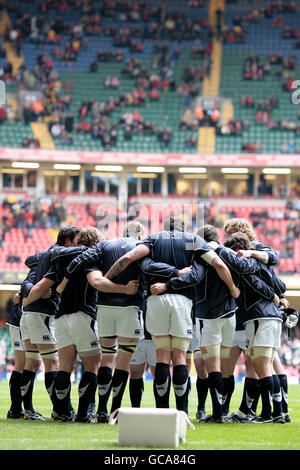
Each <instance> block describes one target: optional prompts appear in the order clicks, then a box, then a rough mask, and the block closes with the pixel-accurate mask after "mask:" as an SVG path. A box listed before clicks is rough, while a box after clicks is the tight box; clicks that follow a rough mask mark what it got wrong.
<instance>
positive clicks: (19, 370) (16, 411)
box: [6, 260, 40, 419]
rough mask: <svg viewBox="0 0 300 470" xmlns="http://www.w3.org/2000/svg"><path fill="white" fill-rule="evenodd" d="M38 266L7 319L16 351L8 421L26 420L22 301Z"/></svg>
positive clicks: (33, 265)
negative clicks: (21, 324) (24, 407)
mask: <svg viewBox="0 0 300 470" xmlns="http://www.w3.org/2000/svg"><path fill="white" fill-rule="evenodd" d="M36 266H37V260H34V261H33V262H32V263H31V265H30V271H29V273H28V274H27V276H26V279H25V280H24V281H23V282H22V284H21V289H20V292H17V293H16V294H15V295H14V305H13V307H12V309H11V311H9V312H8V315H7V319H6V324H7V325H8V327H9V334H10V340H11V344H12V347H13V350H14V370H13V371H12V373H11V376H10V379H9V392H10V399H11V406H10V409H9V410H8V412H7V418H8V419H19V418H24V410H23V409H22V403H23V399H22V393H21V379H22V374H23V370H24V367H25V363H26V356H25V348H24V344H23V340H22V336H21V330H20V320H21V317H22V299H23V298H24V297H27V295H28V293H29V292H30V289H31V288H32V287H33V283H34V279H35V273H36ZM28 267H29V266H28ZM39 365H40V363H39ZM27 366H28V363H27ZM38 368H39V366H38V367H37V369H35V370H34V371H35V372H37V370H38ZM31 401H32V397H31Z"/></svg>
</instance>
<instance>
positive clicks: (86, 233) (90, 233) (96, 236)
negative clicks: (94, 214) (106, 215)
mask: <svg viewBox="0 0 300 470" xmlns="http://www.w3.org/2000/svg"><path fill="white" fill-rule="evenodd" d="M102 240H104V236H103V235H102V233H101V232H99V230H98V229H97V228H96V227H86V228H82V229H81V230H80V232H79V235H78V241H77V243H78V245H83V246H92V245H94V244H95V243H97V242H101V241H102Z"/></svg>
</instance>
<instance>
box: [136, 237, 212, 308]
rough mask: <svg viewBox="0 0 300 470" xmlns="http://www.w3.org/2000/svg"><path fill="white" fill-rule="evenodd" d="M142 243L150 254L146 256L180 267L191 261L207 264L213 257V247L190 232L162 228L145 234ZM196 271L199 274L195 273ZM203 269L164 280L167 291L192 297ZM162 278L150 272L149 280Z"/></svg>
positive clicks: (154, 280)
mask: <svg viewBox="0 0 300 470" xmlns="http://www.w3.org/2000/svg"><path fill="white" fill-rule="evenodd" d="M139 243H141V244H143V245H146V246H147V247H148V248H149V250H150V254H149V257H150V258H151V259H152V260H153V261H155V262H157V263H160V262H161V263H166V264H169V265H170V266H172V267H174V268H176V269H177V270H178V269H183V268H185V267H187V266H191V265H193V264H194V263H195V262H196V263H197V264H198V265H201V264H202V265H203V264H204V265H205V266H207V265H210V264H212V262H213V260H214V259H215V258H216V254H215V252H214V250H212V248H211V247H210V246H209V245H208V244H207V243H206V242H205V241H204V240H203V238H201V237H199V235H196V234H194V233H187V232H180V231H178V230H171V231H162V232H159V233H154V234H151V235H149V236H148V237H147V238H145V239H144V240H142V241H141V242H139ZM197 273H199V276H198V275H197ZM203 273H204V270H202V271H201V269H198V270H197V269H196V270H194V271H193V272H192V273H190V274H186V275H184V276H182V277H179V278H174V279H172V281H173V282H172V283H170V281H169V280H168V281H167V282H166V285H167V293H171V294H174V293H177V294H181V295H184V296H186V297H188V298H189V299H191V300H194V298H195V291H194V286H195V285H197V284H198V283H199V282H200V280H201V277H202V276H203ZM155 282H162V278H161V277H160V276H157V277H156V276H155V275H153V276H152V280H151V283H152V284H153V283H155Z"/></svg>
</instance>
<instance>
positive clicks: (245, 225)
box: [223, 218, 291, 422]
mask: <svg viewBox="0 0 300 470" xmlns="http://www.w3.org/2000/svg"><path fill="white" fill-rule="evenodd" d="M223 228H224V232H225V234H226V235H227V236H229V235H231V234H232V233H235V232H237V231H238V232H242V233H245V234H246V235H247V236H248V238H249V240H250V242H251V245H252V247H251V250H248V251H247V250H239V251H238V256H255V257H256V258H257V259H259V260H261V261H262V262H263V263H264V264H266V265H267V266H269V267H270V269H271V274H272V278H273V280H274V279H275V278H277V275H276V273H275V271H274V269H273V268H272V266H275V265H277V264H278V259H279V256H278V253H277V252H276V251H274V250H272V249H271V248H270V247H268V246H267V245H265V244H263V243H262V242H261V241H260V240H258V238H257V235H256V233H255V232H254V229H253V227H252V225H251V223H250V222H249V221H248V220H246V219H244V218H232V219H229V220H228V221H226V222H225V224H224V227H223ZM253 248H254V251H253ZM276 284H277V286H278V289H279V290H278V295H279V300H280V304H281V305H282V306H283V308H285V309H286V308H288V306H289V302H288V300H287V299H286V298H285V297H284V295H283V293H281V294H280V280H279V279H278V280H277V282H276ZM239 335H240V337H242V335H243V333H242V328H241V329H240V333H239ZM243 343H244V341H243V340H242V343H241V345H243ZM235 352H236V354H234V350H233V355H232V359H233V360H232V364H235V362H236V361H237V358H238V357H239V354H238V350H236V351H235ZM233 368H234V366H233ZM232 370H233V369H232ZM273 381H274V400H273V404H274V410H273V418H275V419H276V418H278V421H279V422H281V411H280V410H281V409H282V414H283V417H284V419H285V422H290V421H291V417H290V414H289V412H288V380H287V375H286V372H285V369H284V367H283V365H282V364H281V361H280V358H279V356H278V352H277V351H276V353H275V355H274V360H273ZM248 385H249V387H250V388H251V389H252V391H253V392H254V390H256V398H255V401H254V404H253V406H254V409H255V403H257V401H258V397H259V387H258V382H257V376H256V374H255V372H254V370H253V367H252V365H251V361H250V358H248V357H247V356H246V379H245V387H244V388H246V390H244V400H243V402H244V404H245V406H244V408H245V409H246V408H247V405H246V393H247V388H248ZM253 406H252V409H253Z"/></svg>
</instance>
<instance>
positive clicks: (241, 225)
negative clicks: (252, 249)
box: [223, 218, 258, 241]
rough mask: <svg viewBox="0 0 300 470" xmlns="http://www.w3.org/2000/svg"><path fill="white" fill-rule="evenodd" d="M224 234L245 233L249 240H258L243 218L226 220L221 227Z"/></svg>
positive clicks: (250, 226)
mask: <svg viewBox="0 0 300 470" xmlns="http://www.w3.org/2000/svg"><path fill="white" fill-rule="evenodd" d="M223 228H224V231H225V233H228V232H230V233H233V232H241V233H245V234H246V235H247V236H248V238H249V240H250V241H252V240H258V238H257V235H256V234H255V232H254V230H253V227H252V225H251V224H250V222H248V220H246V219H243V218H233V219H229V220H227V222H225V224H224V225H223Z"/></svg>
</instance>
